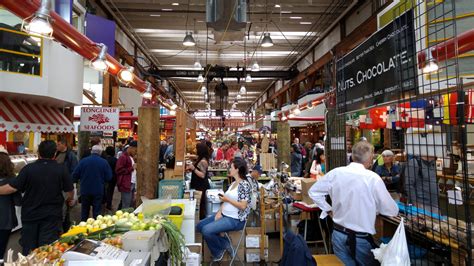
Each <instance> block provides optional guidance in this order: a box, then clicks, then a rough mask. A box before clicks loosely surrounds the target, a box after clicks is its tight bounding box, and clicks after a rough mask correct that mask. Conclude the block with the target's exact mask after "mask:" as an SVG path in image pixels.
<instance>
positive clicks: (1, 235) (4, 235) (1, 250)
mask: <svg viewBox="0 0 474 266" xmlns="http://www.w3.org/2000/svg"><path fill="white" fill-rule="evenodd" d="M11 232H12V230H11V229H8V230H3V229H2V230H0V259H3V255H4V254H5V250H6V249H7V245H8V238H10V233H11Z"/></svg>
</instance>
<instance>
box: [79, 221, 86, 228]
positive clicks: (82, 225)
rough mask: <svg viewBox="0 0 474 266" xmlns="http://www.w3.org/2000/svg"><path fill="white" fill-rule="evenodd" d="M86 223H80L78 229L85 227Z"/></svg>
mask: <svg viewBox="0 0 474 266" xmlns="http://www.w3.org/2000/svg"><path fill="white" fill-rule="evenodd" d="M86 225H87V223H86V222H80V223H79V225H78V226H80V227H86Z"/></svg>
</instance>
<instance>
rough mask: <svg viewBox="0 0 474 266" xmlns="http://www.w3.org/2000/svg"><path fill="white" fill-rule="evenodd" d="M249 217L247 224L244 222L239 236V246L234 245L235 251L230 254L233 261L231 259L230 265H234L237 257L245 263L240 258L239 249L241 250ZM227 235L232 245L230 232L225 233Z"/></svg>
mask: <svg viewBox="0 0 474 266" xmlns="http://www.w3.org/2000/svg"><path fill="white" fill-rule="evenodd" d="M247 221H248V220H247V219H246V220H245V224H244V227H243V228H242V232H241V233H240V238H239V242H238V243H237V246H235V247H232V249H233V251H234V254H230V257H231V258H232V259H231V261H230V264H229V265H232V264H233V263H234V260H235V259H236V258H237V260H238V261H239V262H240V263H242V265H245V263H244V262H243V261H242V260H240V258H239V255H238V250H239V247H240V244H241V243H242V239H243V238H244V236H245V229H246V228H247ZM224 235H225V237H227V239H228V240H229V243H230V246H232V239H231V238H230V236H229V234H228V232H225V233H224Z"/></svg>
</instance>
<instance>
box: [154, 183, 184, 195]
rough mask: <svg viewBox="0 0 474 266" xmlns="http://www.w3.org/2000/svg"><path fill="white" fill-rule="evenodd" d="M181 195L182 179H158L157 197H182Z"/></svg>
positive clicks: (182, 189)
mask: <svg viewBox="0 0 474 266" xmlns="http://www.w3.org/2000/svg"><path fill="white" fill-rule="evenodd" d="M183 196H184V186H183V180H160V182H159V185H158V198H160V199H165V198H169V199H182V198H183Z"/></svg>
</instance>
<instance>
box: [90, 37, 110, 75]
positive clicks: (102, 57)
mask: <svg viewBox="0 0 474 266" xmlns="http://www.w3.org/2000/svg"><path fill="white" fill-rule="evenodd" d="M96 45H97V47H100V52H99V55H97V57H96V58H95V59H94V60H92V61H91V66H92V67H93V68H94V69H96V70H98V71H107V69H108V68H109V66H108V65H107V59H106V56H107V45H105V44H103V43H99V44H96Z"/></svg>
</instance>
